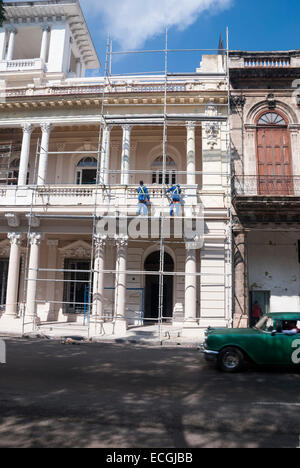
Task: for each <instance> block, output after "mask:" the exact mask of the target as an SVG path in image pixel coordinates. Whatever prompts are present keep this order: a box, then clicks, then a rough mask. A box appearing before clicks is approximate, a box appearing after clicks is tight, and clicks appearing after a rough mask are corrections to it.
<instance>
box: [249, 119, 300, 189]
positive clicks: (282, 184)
mask: <svg viewBox="0 0 300 468" xmlns="http://www.w3.org/2000/svg"><path fill="white" fill-rule="evenodd" d="M257 164H258V167H257V171H258V194H259V195H293V194H294V185H293V170H292V158H291V142H290V133H289V129H288V127H287V126H276V127H275V126H274V127H272V126H263V127H258V128H257Z"/></svg>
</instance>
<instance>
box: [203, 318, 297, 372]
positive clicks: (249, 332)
mask: <svg viewBox="0 0 300 468" xmlns="http://www.w3.org/2000/svg"><path fill="white" fill-rule="evenodd" d="M299 327H300V313H272V314H271V313H270V314H267V315H265V316H264V317H263V318H262V319H261V320H260V321H259V322H258V323H257V324H256V326H255V327H253V328H246V329H229V328H208V329H207V331H206V339H205V342H204V343H203V345H202V348H201V349H202V352H203V353H204V356H205V359H206V360H207V361H216V362H217V364H218V367H219V368H220V369H221V370H222V371H224V372H238V371H241V370H242V369H243V368H244V366H245V364H246V362H247V361H248V362H252V363H254V364H257V365H278V366H298V368H299V369H300V329H299Z"/></svg>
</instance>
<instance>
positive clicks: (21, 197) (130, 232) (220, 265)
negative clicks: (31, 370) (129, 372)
mask: <svg viewBox="0 0 300 468" xmlns="http://www.w3.org/2000/svg"><path fill="white" fill-rule="evenodd" d="M6 7H7V19H6V22H5V23H4V25H3V28H2V29H1V32H0V55H1V57H0V80H1V102H0V153H1V154H0V164H1V166H0V171H1V173H0V174H1V175H0V179H1V180H0V182H1V185H0V299H1V301H0V305H1V309H0V333H4V332H13V333H24V332H29V331H35V330H37V329H38V328H39V327H43V326H47V325H48V326H49V324H51V326H55V324H64V323H68V324H69V323H76V324H77V325H82V326H89V327H90V328H91V332H90V334H101V333H106V334H113V333H114V334H124V333H126V330H127V329H128V327H130V326H142V325H146V324H147V323H152V322H154V323H167V324H168V325H169V326H173V325H175V326H180V327H181V328H182V330H183V333H186V334H191V333H198V332H199V330H200V329H203V328H205V327H207V326H208V325H216V326H230V325H231V323H232V299H231V262H230V224H229V219H230V216H229V214H230V206H231V200H230V178H229V157H228V111H227V109H228V108H227V104H228V80H227V75H226V57H225V56H224V55H222V54H219V55H210V56H203V58H202V62H201V65H200V68H198V69H197V70H196V72H195V73H191V74H187V75H180V74H176V75H167V76H159V75H157V76H154V75H153V76H130V77H128V76H127V77H120V76H118V77H114V76H113V75H112V76H110V77H105V76H99V77H94V78H86V77H85V74H86V71H87V70H90V69H97V68H99V67H100V64H99V60H98V57H97V53H96V51H95V48H94V46H93V42H92V39H91V37H90V34H89V31H88V28H87V26H86V22H85V19H84V17H83V14H82V11H81V9H80V5H79V3H78V1H77V0H55V1H51V0H50V1H38V2H20V3H7V4H6ZM195 65H196V64H195ZM108 78H109V79H108ZM140 180H143V181H144V183H145V184H146V186H147V187H148V190H149V193H150V197H151V207H149V213H148V214H149V216H148V217H144V218H137V219H136V217H137V215H138V202H137V188H138V186H139V182H140ZM174 183H179V184H180V185H181V189H182V194H181V195H182V196H181V206H180V212H179V218H180V220H181V221H184V220H192V222H193V223H194V225H193V227H195V226H196V225H197V226H198V227H199V226H200V227H199V228H198V231H197V236H196V238H194V237H193V236H189V235H187V233H186V230H185V229H182V232H181V231H180V228H179V227H178V226H179V224H178V223H179V220H178V219H174V218H172V219H170V216H169V204H170V200H169V198H168V197H167V196H166V194H165V191H166V188H167V187H170V186H171V185H172V184H174ZM198 221H199V222H200V224H199V225H198V224H197V222H198ZM145 223H146V224H145ZM187 224H188V223H187ZM145 226H146V227H145ZM107 229H108V230H107ZM168 229H169V231H170V232H169V233H168ZM165 231H167V234H166V235H165V236H164V239H163V241H162V233H163V232H165ZM139 232H140V235H137V234H138V233H139Z"/></svg>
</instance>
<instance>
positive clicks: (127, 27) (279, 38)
mask: <svg viewBox="0 0 300 468" xmlns="http://www.w3.org/2000/svg"><path fill="white" fill-rule="evenodd" d="M80 3H81V6H82V9H83V11H84V13H85V16H86V19H87V23H88V26H89V29H90V31H91V35H92V38H93V41H94V44H95V47H96V50H97V52H98V55H99V57H100V60H101V63H102V69H101V70H100V72H97V71H96V72H94V73H95V74H98V73H99V74H103V73H104V65H105V49H106V40H107V34H108V32H110V34H111V36H112V38H113V49H114V50H124V49H125V50H128V49H130V50H131V49H162V48H163V47H164V43H165V35H164V32H163V31H164V30H165V27H166V26H167V25H169V29H168V31H169V33H168V34H169V48H171V49H174V48H176V49H177V48H179V49H181V48H196V49H200V48H201V49H202V48H204V49H206V48H207V49H213V48H217V46H218V40H219V35H220V33H222V36H223V38H224V41H225V36H226V27H227V26H228V27H229V37H230V48H231V49H243V50H287V49H300V33H299V29H300V28H299V20H300V2H299V0H289V1H287V0H285V1H284V0H251V1H247V0H81V1H80ZM200 61H201V53H200V52H199V53H198V52H194V53H184V54H183V53H176V54H170V55H169V71H171V72H175V71H178V72H193V71H195V69H196V67H198V66H199V63H200ZM163 69H164V57H163V55H162V54H151V55H148V54H143V55H130V56H128V55H126V56H118V57H117V58H114V60H113V68H112V71H113V73H115V74H121V73H134V72H145V71H147V72H156V71H160V70H163Z"/></svg>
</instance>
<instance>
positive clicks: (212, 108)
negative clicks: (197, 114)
mask: <svg viewBox="0 0 300 468" xmlns="http://www.w3.org/2000/svg"><path fill="white" fill-rule="evenodd" d="M205 115H207V116H208V117H216V116H217V115H218V106H217V104H213V103H210V104H207V106H206V107H205Z"/></svg>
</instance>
